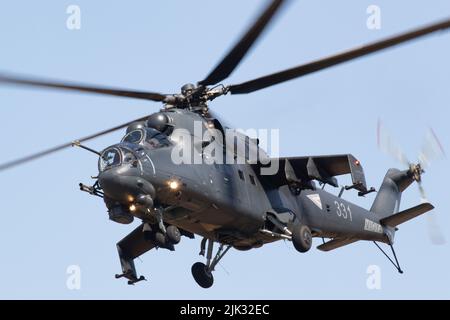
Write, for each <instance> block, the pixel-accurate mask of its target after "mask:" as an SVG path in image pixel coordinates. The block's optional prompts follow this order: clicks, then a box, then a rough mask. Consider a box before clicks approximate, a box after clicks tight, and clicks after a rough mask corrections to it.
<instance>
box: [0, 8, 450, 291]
mask: <svg viewBox="0 0 450 320" xmlns="http://www.w3.org/2000/svg"><path fill="white" fill-rule="evenodd" d="M285 2H287V1H283V0H274V1H271V2H270V3H269V5H268V6H267V7H266V8H265V9H264V10H263V11H262V13H261V14H260V15H259V16H258V18H257V19H256V20H255V21H254V23H253V24H252V25H251V27H250V28H249V29H248V30H247V32H246V33H245V34H244V35H243V36H242V37H241V38H240V39H239V41H238V42H237V43H236V44H235V45H234V46H233V47H232V49H231V50H230V51H229V52H228V53H227V55H225V57H224V58H223V59H222V60H221V61H220V62H219V64H218V65H217V66H216V67H215V68H214V69H213V70H212V71H211V72H210V74H209V75H208V76H207V77H206V78H205V79H204V80H202V81H199V82H198V83H197V84H196V85H194V84H186V85H184V86H183V87H182V88H181V92H180V93H178V94H160V93H155V92H139V91H130V90H121V89H116V88H106V87H97V86H91V85H84V84H78V83H68V82H61V81H54V80H47V79H41V78H34V77H28V76H21V75H15V74H11V73H0V84H3V85H18V86H29V87H41V88H48V89H61V90H71V91H75V92H87V93H95V94H102V95H109V96H119V97H129V98H135V99H144V100H150V101H157V102H162V103H163V107H162V109H161V110H160V111H159V112H157V113H154V114H151V115H149V116H147V117H143V118H140V119H136V120H133V121H129V122H127V123H124V124H122V125H119V126H116V127H114V128H110V129H107V130H104V131H101V132H98V133H96V134H92V135H89V136H86V137H83V138H81V139H78V140H75V141H71V142H69V143H66V144H62V145H59V146H56V147H54V148H51V149H47V150H44V151H42V152H39V153H36V154H33V155H30V156H27V157H24V158H20V159H17V160H14V161H10V162H8V163H5V164H3V165H0V170H5V169H9V168H12V167H14V166H17V165H19V164H23V163H25V162H28V161H32V160H35V159H37V158H40V157H43V156H46V155H49V154H51V153H53V152H57V151H59V150H61V149H64V148H68V147H71V146H77V147H81V148H83V149H86V150H88V151H90V152H93V153H95V154H97V155H98V157H99V160H98V171H99V173H98V176H97V177H95V179H96V182H95V183H94V184H93V185H91V186H90V185H85V184H80V189H81V190H82V191H86V192H88V193H89V194H91V195H94V196H98V197H101V198H103V200H104V202H105V205H106V207H107V210H108V215H109V219H110V220H112V221H114V222H117V223H121V224H130V223H131V222H133V220H134V219H138V220H139V221H141V222H142V223H141V224H140V225H139V226H138V227H137V228H136V229H135V230H133V231H132V232H131V233H130V234H128V235H127V236H126V237H125V238H123V239H122V240H120V241H119V242H118V243H117V250H118V253H119V258H120V263H121V268H122V272H121V273H120V274H117V275H116V278H122V277H124V278H126V279H128V284H135V283H136V282H138V281H141V280H144V279H145V278H144V277H143V276H138V274H137V272H136V269H135V265H134V259H135V258H137V257H139V256H140V255H142V254H144V253H145V252H147V251H149V250H151V249H153V248H163V249H168V250H172V251H173V250H175V246H176V245H177V244H178V243H179V242H180V240H181V237H182V236H184V237H187V238H194V236H195V235H200V236H201V237H203V240H202V241H201V245H200V254H201V255H203V256H205V258H206V262H205V263H201V262H197V263H195V264H194V265H193V266H192V269H191V271H192V275H193V277H194V279H195V281H196V282H197V283H198V284H199V285H200V286H201V287H203V288H209V287H211V286H212V285H213V282H214V278H213V274H212V272H213V271H214V268H215V266H216V265H217V263H218V262H219V261H220V260H221V259H222V258H223V257H224V255H225V254H226V253H227V252H228V250H229V249H230V248H235V249H238V250H250V249H253V248H259V247H261V246H263V245H264V244H267V243H270V242H274V241H278V240H289V241H292V243H293V246H294V247H295V249H296V250H298V251H299V252H307V251H308V250H309V249H310V248H311V246H312V238H314V237H319V238H322V239H323V243H322V244H320V245H319V246H318V247H317V248H318V249H319V250H322V251H330V250H334V249H337V248H339V247H342V246H345V245H348V244H351V243H353V242H356V241H359V240H367V241H373V242H374V243H375V244H376V245H377V246H378V247H379V248H380V250H382V249H381V247H380V246H379V245H378V243H385V244H387V245H389V246H390V248H391V249H392V254H393V259H391V258H390V257H389V256H388V255H387V254H386V253H385V252H384V251H383V250H382V251H383V253H384V254H385V255H386V256H387V257H388V258H389V260H390V261H391V262H392V263H393V264H394V266H395V267H396V268H397V270H398V271H399V272H400V273H402V270H401V268H400V265H399V263H398V260H397V257H396V254H395V251H394V248H393V243H394V235H395V233H396V231H397V226H398V225H400V224H402V223H404V222H406V221H408V220H410V219H413V218H415V217H417V216H419V215H421V214H423V213H426V212H428V211H430V210H432V209H433V208H434V207H433V205H432V204H430V203H429V202H427V201H424V202H422V203H421V204H419V205H417V206H415V207H413V208H409V209H407V210H403V211H399V208H400V200H401V195H402V192H404V191H405V190H406V189H407V188H408V187H409V186H410V185H411V184H412V183H413V182H417V183H418V184H419V187H420V190H421V192H422V193H423V188H422V186H421V177H422V174H423V172H424V167H425V165H426V164H427V161H426V160H427V157H426V154H425V153H424V154H423V156H422V157H420V158H419V162H418V163H417V164H414V163H411V162H409V161H407V160H405V159H406V158H405V157H404V156H402V157H401V160H402V161H403V162H404V163H405V164H407V169H405V170H399V169H393V168H392V169H389V170H388V171H387V173H386V175H385V177H384V180H383V182H382V184H381V186H380V187H379V189H378V191H377V195H376V197H375V200H374V203H373V205H372V207H371V208H370V210H367V209H364V208H361V207H359V206H357V205H355V204H353V203H351V202H348V201H346V200H344V199H343V198H342V194H343V192H344V191H345V190H356V191H357V192H358V195H359V196H365V195H366V194H368V193H371V192H376V190H375V189H374V188H373V187H371V188H368V187H367V184H366V180H365V175H364V171H363V167H362V165H361V162H360V161H359V160H358V159H356V158H355V157H354V156H353V155H351V154H340V155H325V156H294V157H276V158H271V157H270V156H269V155H268V154H267V153H266V152H265V151H264V149H263V148H262V147H261V145H260V141H259V140H258V139H255V138H250V137H249V136H246V135H244V134H242V133H241V132H238V131H236V130H233V129H231V128H230V127H229V126H227V125H226V124H225V123H223V122H222V121H221V119H220V118H219V117H217V116H216V115H214V114H213V113H212V112H211V111H210V110H209V102H210V101H212V100H214V99H216V98H218V97H220V96H222V95H226V94H246V93H250V92H253V91H256V90H260V89H263V88H266V87H269V86H272V85H276V84H279V83H282V82H285V81H288V80H292V79H295V78H298V77H301V76H305V75H308V74H310V73H313V72H316V71H320V70H323V69H326V68H328V67H332V66H334V65H337V64H340V63H344V62H347V61H350V60H353V59H356V58H359V57H362V56H365V55H368V54H371V53H374V52H377V51H380V50H383V49H386V48H389V47H393V46H396V45H399V44H401V43H403V42H407V41H410V40H413V39H416V38H418V37H422V36H425V35H428V34H430V33H434V32H436V31H441V30H445V29H448V28H449V27H450V19H446V20H445V21H442V22H438V23H434V24H431V25H429V26H425V27H421V28H418V29H415V30H412V31H408V32H405V33H402V34H399V35H396V36H393V37H390V38H387V39H384V40H381V41H377V42H374V43H371V44H368V45H364V46H360V47H357V48H355V49H351V50H348V51H345V52H342V53H339V54H337V55H332V56H329V57H326V58H323V59H319V60H316V61H312V62H310V63H307V64H303V65H300V66H296V67H294V68H291V69H287V70H284V71H280V72H277V73H273V74H270V75H267V76H263V77H260V78H257V79H254V80H251V81H247V82H244V83H240V84H235V85H222V84H220V82H221V81H223V80H224V79H226V78H227V77H228V76H229V75H230V74H231V73H232V72H233V70H234V69H235V68H236V67H237V65H238V64H239V63H240V61H241V60H242V58H243V57H244V56H245V55H246V53H247V52H248V51H249V49H250V48H251V47H252V45H253V44H254V43H255V41H256V40H257V39H258V37H259V36H260V34H261V33H262V32H263V31H264V29H265V28H266V26H267V25H268V24H269V22H270V21H271V20H272V18H273V16H274V15H275V14H276V13H277V12H278V11H279V8H280V7H281V6H282V4H283V3H285ZM124 128H126V133H125V135H124V137H123V139H122V140H121V141H120V142H119V143H117V144H114V145H112V146H109V147H107V148H106V149H104V150H103V151H101V152H98V151H96V150H93V149H91V148H89V147H88V146H86V145H84V144H83V143H84V142H86V141H88V140H91V139H94V138H96V137H99V136H101V135H104V134H108V133H110V132H113V131H116V130H120V129H124ZM397 154H398V153H397ZM180 155H182V156H180ZM174 156H179V157H178V158H180V157H181V158H182V159H181V160H182V161H175V160H174ZM178 158H177V159H178ZM224 158H226V159H227V161H223V160H224ZM217 159H221V160H222V161H216V160H217ZM178 160H179V159H178ZM273 168H275V170H271V169H273ZM341 175H350V178H351V181H352V183H351V185H349V186H345V187H342V189H341V191H340V192H339V194H338V195H334V194H332V193H329V192H328V191H326V190H324V186H326V185H330V186H333V187H339V184H338V181H337V178H336V177H337V176H341ZM325 239H327V241H325ZM215 244H216V245H218V249H217V250H216V251H215V250H214V245H215Z"/></svg>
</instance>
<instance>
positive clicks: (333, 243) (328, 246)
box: [317, 238, 358, 251]
mask: <svg viewBox="0 0 450 320" xmlns="http://www.w3.org/2000/svg"><path fill="white" fill-rule="evenodd" d="M356 241H358V239H352V238H336V239H333V240H330V241H327V242H325V243H324V244H321V245H320V246H318V247H317V249H319V250H321V251H331V250H334V249H337V248H340V247H343V246H346V245H348V244H351V243H353V242H356Z"/></svg>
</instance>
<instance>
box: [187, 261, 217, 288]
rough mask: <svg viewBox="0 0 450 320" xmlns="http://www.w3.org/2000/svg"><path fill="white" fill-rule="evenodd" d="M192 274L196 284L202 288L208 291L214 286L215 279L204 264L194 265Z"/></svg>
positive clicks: (197, 263)
mask: <svg viewBox="0 0 450 320" xmlns="http://www.w3.org/2000/svg"><path fill="white" fill-rule="evenodd" d="M191 272H192V276H193V277H194V280H195V282H197V283H198V285H199V286H200V287H202V288H205V289H207V288H210V287H211V286H212V285H213V283H214V277H213V275H212V273H211V271H209V270H208V268H207V267H206V265H205V264H204V263H201V262H196V263H194V264H193V265H192V268H191Z"/></svg>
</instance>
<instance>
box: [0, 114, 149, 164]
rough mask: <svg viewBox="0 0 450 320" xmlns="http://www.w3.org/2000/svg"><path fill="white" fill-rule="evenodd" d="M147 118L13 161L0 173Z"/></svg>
mask: <svg viewBox="0 0 450 320" xmlns="http://www.w3.org/2000/svg"><path fill="white" fill-rule="evenodd" d="M147 118H148V116H146V117H142V118H139V119H136V120H133V121H129V122H126V123H124V124H121V125H118V126H115V127H113V128H110V129H106V130H103V131H100V132H97V133H94V134H91V135H89V136H85V137H83V138H80V139H77V140H74V141H71V142H68V143H64V144H61V145H58V146H56V147H53V148H49V149H46V150H43V151H40V152H37V153H34V154H31V155H28V156H25V157H23V158H19V159H16V160H12V161H9V162H6V163H4V164H1V165H0V171H2V170H6V169H10V168H12V167H15V166H18V165H20V164H23V163H26V162H30V161H32V160H36V159H38V158H41V157H44V156H46V155H49V154H51V153H54V152H57V151H60V150H62V149H65V148H67V147H71V146H72V145H73V144H74V142H75V141H78V142H84V141H88V140H91V139H94V138H97V137H100V136H102V135H105V134H108V133H111V132H113V131H116V130H119V129H122V128H125V127H127V126H129V125H130V124H132V123H134V122H136V121H142V120H145V119H147Z"/></svg>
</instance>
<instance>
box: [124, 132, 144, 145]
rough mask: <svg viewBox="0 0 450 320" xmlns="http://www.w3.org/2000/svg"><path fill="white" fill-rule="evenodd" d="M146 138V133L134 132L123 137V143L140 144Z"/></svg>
mask: <svg viewBox="0 0 450 320" xmlns="http://www.w3.org/2000/svg"><path fill="white" fill-rule="evenodd" d="M143 138H144V132H143V131H142V130H133V131H131V132H130V133H128V134H127V135H126V136H125V137H123V139H122V142H128V143H136V144H138V143H140V142H141V141H142V139H143Z"/></svg>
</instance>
